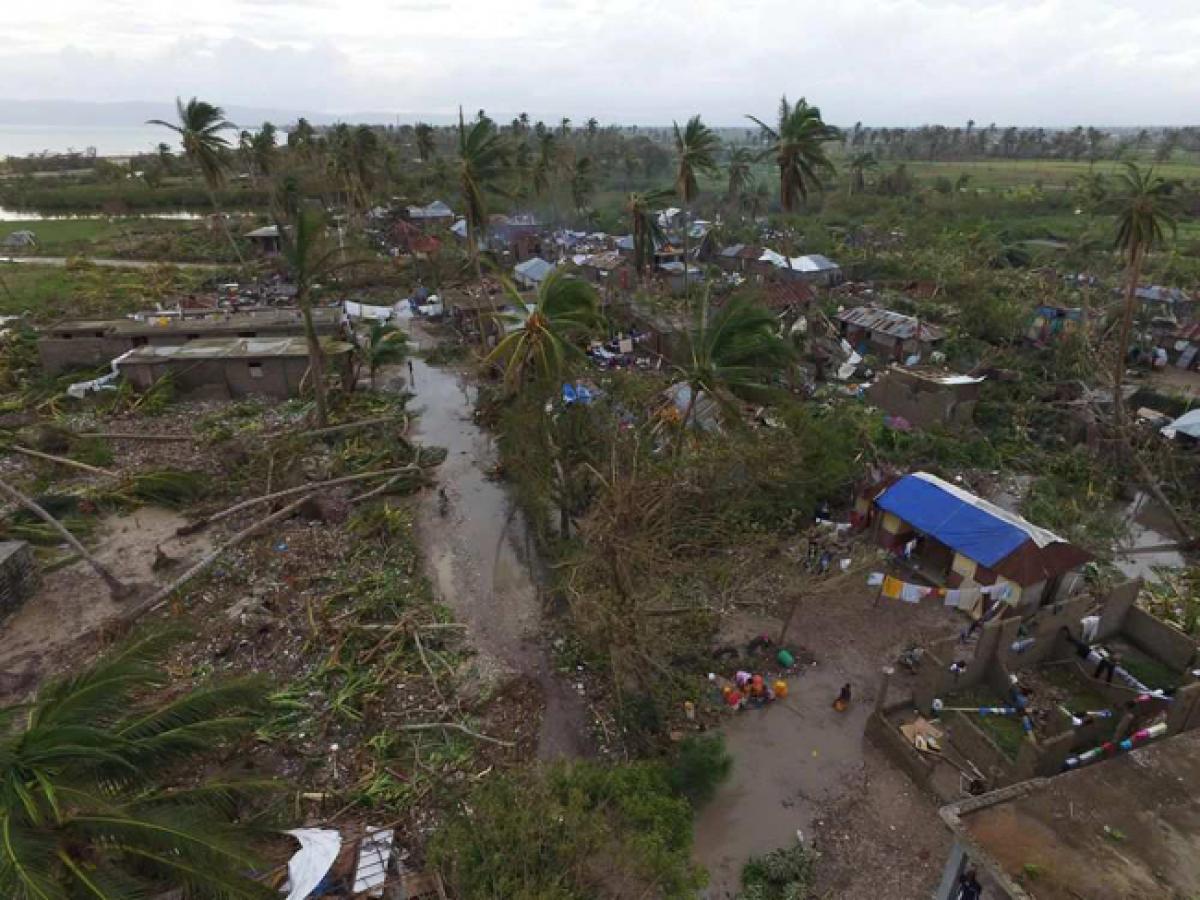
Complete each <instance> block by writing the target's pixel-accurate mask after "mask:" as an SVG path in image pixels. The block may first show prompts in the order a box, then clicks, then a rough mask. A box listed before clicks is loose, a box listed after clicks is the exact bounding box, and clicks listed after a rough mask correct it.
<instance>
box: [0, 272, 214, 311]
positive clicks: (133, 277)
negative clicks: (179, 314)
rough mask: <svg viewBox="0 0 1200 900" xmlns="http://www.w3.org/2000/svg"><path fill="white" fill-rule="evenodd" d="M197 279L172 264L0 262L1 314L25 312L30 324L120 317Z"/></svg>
mask: <svg viewBox="0 0 1200 900" xmlns="http://www.w3.org/2000/svg"><path fill="white" fill-rule="evenodd" d="M202 277H203V276H202V275H200V274H197V273H195V272H185V271H183V270H180V269H176V268H173V267H161V268H160V267H155V268H149V269H113V268H101V267H98V266H92V265H87V264H83V265H70V266H46V265H38V264H35V263H0V315H22V314H25V315H27V316H28V317H29V319H30V321H32V322H35V323H41V322H52V321H55V320H57V319H85V318H105V317H111V316H120V315H124V314H126V313H130V312H133V311H135V310H138V309H145V308H147V307H149V306H152V304H153V299H154V298H165V297H170V296H173V295H175V294H176V293H178V292H180V291H186V290H189V289H194V288H195V286H196V285H197V284H198V283H199V282H200V281H201V280H202Z"/></svg>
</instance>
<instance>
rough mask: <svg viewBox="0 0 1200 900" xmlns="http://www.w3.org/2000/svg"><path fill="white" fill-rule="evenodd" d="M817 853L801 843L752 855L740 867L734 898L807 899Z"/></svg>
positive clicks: (811, 890) (812, 882) (810, 888)
mask: <svg viewBox="0 0 1200 900" xmlns="http://www.w3.org/2000/svg"><path fill="white" fill-rule="evenodd" d="M817 860H818V854H817V852H816V851H815V850H811V849H809V848H808V847H806V846H804V845H803V844H797V845H796V846H794V847H788V848H786V849H780V850H772V851H771V852H770V853H767V854H765V855H763V856H755V857H752V858H751V859H750V861H749V862H748V863H746V865H745V867H744V868H743V869H742V892H741V893H740V894H738V900H808V898H810V897H812V896H813V893H812V892H813V885H814V883H815V870H816V865H817Z"/></svg>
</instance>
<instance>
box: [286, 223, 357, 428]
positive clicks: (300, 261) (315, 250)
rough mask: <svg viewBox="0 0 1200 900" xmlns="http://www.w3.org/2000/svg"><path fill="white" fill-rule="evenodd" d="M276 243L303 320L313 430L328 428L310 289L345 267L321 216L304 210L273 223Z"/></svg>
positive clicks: (322, 363) (320, 352) (322, 357)
mask: <svg viewBox="0 0 1200 900" xmlns="http://www.w3.org/2000/svg"><path fill="white" fill-rule="evenodd" d="M275 227H276V228H278V229H279V243H280V247H281V249H282V251H283V258H284V260H285V261H286V263H287V267H288V270H289V271H290V273H291V276H292V282H293V283H294V284H295V285H296V305H297V306H299V307H300V314H301V315H302V316H303V318H304V337H305V339H306V341H307V344H308V365H309V372H310V373H311V375H312V383H313V397H314V399H315V400H316V405H317V426H318V427H320V428H324V427H325V426H326V425H328V424H329V402H328V397H327V392H326V389H327V385H326V384H325V354H324V352H323V350H322V349H321V339H320V338H319V337H318V336H317V329H316V326H315V325H314V324H313V316H312V310H313V296H312V292H313V288H314V286H316V285H317V284H318V283H319V282H320V281H321V279H322V278H324V277H325V276H326V275H328V274H330V273H332V272H333V271H334V270H336V269H338V268H341V267H343V266H344V265H345V262H344V261H341V262H339V261H338V257H339V255H340V252H341V251H340V248H339V247H337V246H332V245H330V244H329V242H328V241H327V240H326V227H325V215H324V213H323V212H322V211H321V210H319V209H314V208H313V207H310V206H306V207H302V208H295V209H293V212H292V215H291V216H290V221H289V220H288V219H285V218H284V216H283V215H279V216H277V217H276V219H275Z"/></svg>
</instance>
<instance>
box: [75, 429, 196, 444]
mask: <svg viewBox="0 0 1200 900" xmlns="http://www.w3.org/2000/svg"><path fill="white" fill-rule="evenodd" d="M75 437H80V438H103V439H104V440H109V441H157V442H160V443H167V442H175V443H181V444H182V443H191V442H192V441H195V440H196V436H195V435H191V434H136V433H135V432H132V431H80V432H77V433H76V434H75Z"/></svg>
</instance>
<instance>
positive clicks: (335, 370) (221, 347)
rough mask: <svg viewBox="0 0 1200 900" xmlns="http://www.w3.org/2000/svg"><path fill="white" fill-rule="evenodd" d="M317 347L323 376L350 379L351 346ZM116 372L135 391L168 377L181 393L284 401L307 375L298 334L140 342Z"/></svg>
mask: <svg viewBox="0 0 1200 900" xmlns="http://www.w3.org/2000/svg"><path fill="white" fill-rule="evenodd" d="M321 348H322V351H323V353H324V357H325V371H326V373H327V374H333V375H338V376H340V377H341V378H342V381H343V383H348V382H349V380H350V374H351V373H350V354H351V351H353V349H354V348H353V347H352V346H351V345H350V344H347V343H344V342H342V341H336V340H332V339H330V338H324V339H322V342H321ZM117 368H118V370H119V372H120V374H121V375H123V376H124V377H125V378H127V379H128V380H129V382H130V384H132V385H133V386H134V387H135V388H137V389H138V390H147V389H149V388H150V387H152V386H153V385H154V383H155V382H157V381H158V380H159V379H160V378H163V377H164V376H167V375H170V376H171V377H172V378H173V379H174V382H175V386H176V387H177V388H179V389H180V390H181V391H185V392H188V391H201V392H204V393H206V394H210V395H212V396H216V397H229V398H237V397H247V396H252V395H258V396H264V397H272V398H275V399H279V400H286V399H287V398H289V397H295V396H296V395H297V394H299V393H300V386H301V384H302V382H303V381H304V379H305V376H306V375H307V374H308V369H309V359H308V344H307V342H306V340H305V339H304V338H303V337H275V338H209V339H204V340H196V341H190V342H188V343H186V344H182V345H179V346H145V347H140V348H138V349H137V350H134V351H132V352H131V353H129V354H128V355H127V356H125V357H124V358H123V359H121V360H120V361H119V362H118V363H117Z"/></svg>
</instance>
